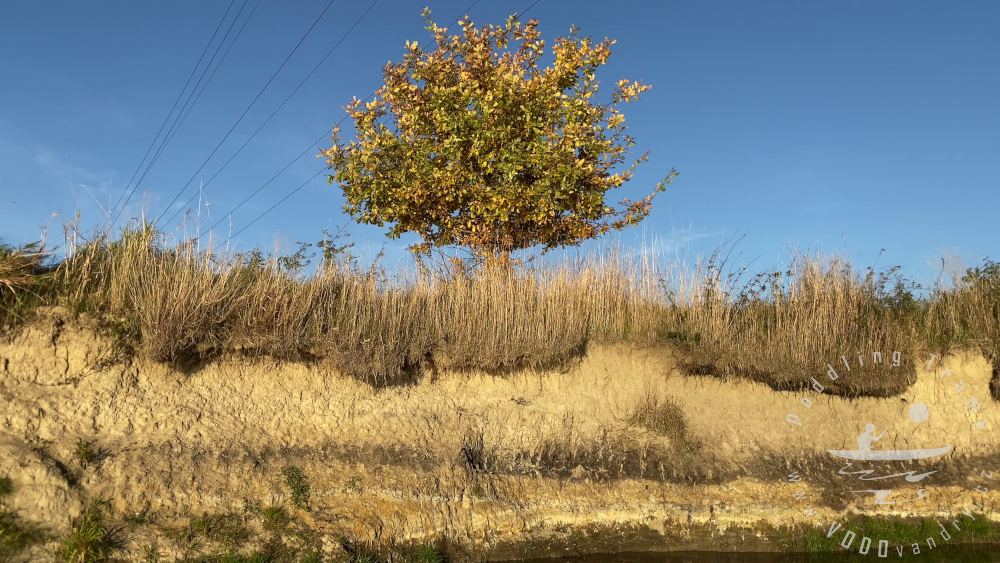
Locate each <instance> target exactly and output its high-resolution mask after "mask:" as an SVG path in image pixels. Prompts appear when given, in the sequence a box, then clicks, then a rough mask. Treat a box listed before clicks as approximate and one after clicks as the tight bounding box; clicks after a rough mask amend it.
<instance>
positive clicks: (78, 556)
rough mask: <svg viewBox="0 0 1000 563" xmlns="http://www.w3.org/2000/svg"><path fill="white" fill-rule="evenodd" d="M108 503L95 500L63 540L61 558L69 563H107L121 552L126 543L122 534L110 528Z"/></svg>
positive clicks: (60, 551)
mask: <svg viewBox="0 0 1000 563" xmlns="http://www.w3.org/2000/svg"><path fill="white" fill-rule="evenodd" d="M107 508H108V502H107V501H103V500H94V501H92V502H91V504H90V506H89V507H88V508H87V510H86V511H85V512H84V513H83V515H82V516H81V517H80V518H78V519H77V522H76V525H75V526H74V529H73V532H72V533H71V534H70V535H69V537H67V538H66V539H64V540H63V542H62V546H61V549H60V550H59V555H60V557H62V559H63V560H64V561H67V562H68V563H97V562H101V561H107V560H108V559H110V558H111V556H112V555H114V554H115V553H116V552H118V551H121V550H122V549H123V548H124V546H125V543H124V540H122V539H121V537H120V535H119V534H120V530H118V529H117V528H111V527H109V526H108V524H107V516H106V510H107Z"/></svg>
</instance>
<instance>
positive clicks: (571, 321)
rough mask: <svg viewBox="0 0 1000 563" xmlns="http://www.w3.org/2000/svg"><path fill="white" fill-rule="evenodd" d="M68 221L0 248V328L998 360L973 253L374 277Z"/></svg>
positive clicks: (769, 368)
mask: <svg viewBox="0 0 1000 563" xmlns="http://www.w3.org/2000/svg"><path fill="white" fill-rule="evenodd" d="M70 233H71V236H70V237H69V240H68V241H67V244H66V250H67V252H66V256H68V257H67V258H64V259H62V260H59V261H52V260H47V259H46V256H47V255H46V254H43V253H41V252H40V251H39V249H38V248H22V249H13V248H10V247H4V248H3V249H2V250H0V327H3V328H4V330H6V331H13V330H16V328H17V327H18V326H19V325H20V324H22V323H24V322H26V321H27V320H28V319H30V318H31V316H32V312H33V311H34V310H36V309H37V307H38V306H42V305H63V306H65V307H67V308H68V309H69V310H70V311H72V312H75V313H87V314H89V315H92V316H94V317H96V318H98V319H99V320H100V321H101V322H102V323H103V324H104V326H105V327H106V328H107V330H108V331H109V333H111V334H114V335H115V336H116V337H117V338H118V342H119V344H120V346H119V349H120V350H122V351H124V352H126V353H129V354H133V353H134V354H139V355H142V356H144V357H147V358H150V359H153V360H157V361H163V362H171V363H175V364H180V365H183V364H189V363H190V362H195V361H200V360H205V359H208V358H210V357H212V356H214V355H217V354H219V353H223V352H228V351H237V350H240V351H243V353H250V354H262V355H268V356H272V357H275V358H284V359H291V360H299V361H321V362H327V363H329V364H330V365H331V366H332V367H334V368H336V369H338V370H341V371H343V372H346V373H349V374H351V375H353V376H356V377H358V378H361V379H364V380H366V381H369V382H372V383H376V384H392V383H394V382H400V381H402V380H405V379H406V378H408V377H410V376H412V375H413V374H414V373H415V371H416V370H417V369H418V368H420V367H421V366H434V367H436V368H439V369H470V368H471V369H482V370H487V371H494V372H496V371H503V370H509V369H517V368H525V367H535V368H542V367H551V366H556V365H559V364H561V363H562V362H564V361H566V360H568V359H571V358H572V357H574V356H576V355H579V354H581V353H583V352H584V351H585V349H586V346H587V345H588V344H592V343H613V342H627V343H633V344H636V345H640V346H646V345H666V344H668V343H669V344H671V345H674V346H680V347H682V348H683V349H684V350H685V352H686V354H687V355H686V357H688V358H689V360H690V363H691V366H689V367H690V368H692V369H695V370H701V371H705V372H709V371H710V372H711V373H714V374H717V375H721V376H741V377H749V378H752V379H755V380H760V381H764V382H766V383H768V384H770V385H772V386H774V387H780V388H797V387H801V386H802V385H804V384H806V383H807V382H809V378H810V377H812V376H820V375H823V374H825V373H826V369H827V368H826V363H827V362H831V361H834V360H836V359H837V358H839V357H840V355H841V354H850V353H857V352H866V353H869V354H870V353H871V352H874V351H879V352H881V353H882V354H883V356H884V357H889V356H891V355H892V352H893V351H900V352H901V353H902V358H903V359H904V360H903V361H904V363H905V362H909V361H911V360H910V358H913V357H914V356H915V354H917V353H921V354H922V353H925V352H935V353H937V352H943V351H946V350H947V349H948V348H949V347H952V346H956V345H963V346H968V345H973V346H978V347H980V348H981V349H982V351H983V353H984V354H985V355H986V357H987V358H988V359H989V360H990V361H992V362H993V363H994V365H997V363H998V360H1000V265H998V264H997V263H993V262H989V261H987V262H986V264H985V266H984V267H982V268H973V269H970V270H968V271H967V272H966V274H965V276H964V277H963V278H961V279H959V280H956V283H954V284H953V285H952V286H951V287H948V288H945V289H936V290H934V291H931V292H928V293H927V295H926V296H917V295H915V294H914V293H913V285H912V284H909V283H908V282H906V281H905V280H903V279H902V278H900V277H898V276H897V275H896V273H895V270H894V269H889V270H886V271H882V272H875V271H872V270H871V269H868V270H866V271H858V270H856V269H854V268H852V267H851V266H850V265H849V264H846V263H844V262H841V261H838V260H835V259H822V258H820V257H816V256H805V255H803V256H799V257H797V258H796V259H795V260H794V261H793V262H792V264H791V266H790V267H789V268H788V269H787V270H786V271H774V272H770V273H765V274H760V275H757V276H755V277H751V278H750V279H746V278H745V277H740V276H737V275H725V274H724V273H723V272H724V267H723V266H724V264H723V263H721V262H720V261H719V260H718V259H717V255H716V256H713V257H710V258H708V259H706V260H703V261H700V262H699V263H698V264H696V265H695V266H694V267H692V268H689V269H687V268H683V267H682V266H681V265H679V264H677V263H674V264H667V265H662V264H654V263H651V262H648V261H644V262H638V261H637V260H635V259H633V258H629V257H628V256H623V255H621V254H619V253H609V254H608V255H605V256H597V255H590V256H589V257H586V258H579V259H565V260H563V261H562V262H561V263H556V264H554V265H553V264H549V265H546V266H543V267H533V268H528V267H521V268H515V269H513V270H502V269H501V270H489V271H485V272H479V273H468V272H464V271H459V272H456V271H454V270H452V271H450V272H449V271H448V270H447V269H446V268H442V269H432V268H429V267H427V266H424V265H423V263H422V262H420V263H418V265H419V267H418V268H417V269H416V270H415V271H413V272H410V273H404V274H400V275H394V276H389V275H388V274H386V273H385V271H384V270H382V269H379V268H378V267H377V265H375V266H371V267H368V268H361V267H359V266H358V265H357V264H356V262H355V261H353V260H345V259H342V258H343V256H344V254H343V252H333V251H342V250H343V249H344V247H336V246H335V245H333V244H332V242H331V241H327V243H326V246H325V247H324V250H327V251H328V252H325V253H324V254H325V256H323V257H321V260H320V263H319V264H318V267H317V268H316V269H315V270H314V271H312V272H311V273H305V272H304V271H303V268H302V264H303V262H304V260H303V253H302V252H301V251H300V252H299V253H297V254H295V255H292V256H264V255H263V254H262V253H261V252H259V251H256V250H255V251H253V252H250V253H245V254H232V253H230V254H224V253H217V252H211V251H206V250H201V251H199V250H197V247H196V246H195V245H194V244H192V243H187V242H185V243H180V244H176V245H168V244H166V243H165V242H164V240H165V239H164V238H163V237H162V235H160V234H159V233H157V232H155V231H153V230H150V229H141V230H127V231H125V232H123V234H122V235H121V236H120V237H118V238H116V239H112V238H110V237H108V236H106V235H98V236H93V237H91V239H90V240H83V239H82V238H80V237H79V236H78V235H76V234H74V233H73V231H72V230H71V231H70ZM331 250H333V251H331ZM866 365H867V366H868V367H866V368H865V369H855V370H853V371H851V372H849V373H844V374H842V376H841V377H840V378H839V379H838V380H837V381H836V382H832V383H831V384H830V390H831V392H834V393H840V394H846V395H854V396H860V395H869V396H872V395H874V396H885V395H890V394H893V393H897V392H899V391H901V390H902V389H904V388H905V387H907V386H908V385H909V380H910V379H912V378H911V377H909V375H912V373H913V370H912V369H904V370H899V369H892V368H890V367H889V362H885V363H883V364H880V365H871V364H866ZM907 367H911V368H912V366H907Z"/></svg>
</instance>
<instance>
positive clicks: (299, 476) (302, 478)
mask: <svg viewBox="0 0 1000 563" xmlns="http://www.w3.org/2000/svg"><path fill="white" fill-rule="evenodd" d="M281 476H282V477H284V478H285V485H286V486H287V487H288V490H289V491H290V492H291V494H292V505H294V506H295V508H298V509H301V510H305V511H306V512H308V511H309V481H308V480H307V479H306V475H305V473H303V472H302V469H300V468H298V467H295V466H293V465H290V466H288V467H285V468H284V469H282V470H281Z"/></svg>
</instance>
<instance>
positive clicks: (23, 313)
mask: <svg viewBox="0 0 1000 563" xmlns="http://www.w3.org/2000/svg"><path fill="white" fill-rule="evenodd" d="M46 258H48V253H47V252H46V251H45V248H44V244H43V243H41V242H38V243H32V244H28V245H24V246H21V247H18V248H14V247H12V246H9V245H6V244H2V243H0V327H3V326H8V325H13V324H18V323H20V322H23V321H25V320H27V319H28V318H29V316H30V313H31V311H32V309H33V308H34V307H35V306H37V305H38V304H39V302H40V299H41V294H42V293H44V292H45V291H46V290H47V288H46V285H47V284H48V283H49V282H51V278H52V276H51V269H50V268H47V267H46V266H45V260H46Z"/></svg>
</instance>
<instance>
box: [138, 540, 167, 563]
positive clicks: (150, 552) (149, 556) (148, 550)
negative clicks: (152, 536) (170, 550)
mask: <svg viewBox="0 0 1000 563" xmlns="http://www.w3.org/2000/svg"><path fill="white" fill-rule="evenodd" d="M142 557H143V559H145V560H146V563H159V562H160V558H161V557H163V556H162V555H160V547H159V546H158V545H156V544H155V543H152V544H150V545H147V546H146V547H145V548H143V550H142Z"/></svg>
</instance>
